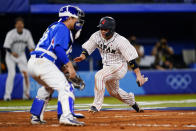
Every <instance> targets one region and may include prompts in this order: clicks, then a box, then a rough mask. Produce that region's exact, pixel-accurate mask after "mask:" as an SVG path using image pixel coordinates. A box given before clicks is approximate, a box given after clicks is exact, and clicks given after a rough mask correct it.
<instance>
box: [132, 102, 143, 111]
mask: <svg viewBox="0 0 196 131" xmlns="http://www.w3.org/2000/svg"><path fill="white" fill-rule="evenodd" d="M132 108H133V109H134V110H135V111H136V112H144V110H143V109H141V108H140V107H139V105H138V104H137V102H135V104H134V105H132Z"/></svg>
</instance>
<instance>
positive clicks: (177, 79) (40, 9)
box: [0, 0, 196, 99]
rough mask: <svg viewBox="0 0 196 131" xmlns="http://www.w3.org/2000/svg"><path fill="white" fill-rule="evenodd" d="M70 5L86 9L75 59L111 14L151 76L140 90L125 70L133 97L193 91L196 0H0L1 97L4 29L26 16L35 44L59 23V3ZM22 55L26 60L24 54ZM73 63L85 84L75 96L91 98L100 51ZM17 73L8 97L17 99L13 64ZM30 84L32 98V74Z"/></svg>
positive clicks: (18, 88) (124, 83)
mask: <svg viewBox="0 0 196 131" xmlns="http://www.w3.org/2000/svg"><path fill="white" fill-rule="evenodd" d="M68 4H71V5H75V6H78V7H80V8H81V9H82V10H83V11H84V12H85V25H84V27H83V30H82V33H81V36H80V38H79V39H78V40H76V41H75V43H74V46H73V53H72V57H73V58H74V57H76V56H78V55H80V53H81V45H82V44H83V43H84V42H85V41H86V40H88V38H89V37H90V35H91V34H92V33H94V32H95V31H97V30H98V28H97V27H96V26H97V25H98V23H99V20H100V18H101V17H103V16H112V17H113V18H114V19H115V20H116V23H117V28H116V32H118V33H119V34H120V35H122V36H124V37H126V38H127V39H128V40H129V41H130V42H131V44H133V45H134V46H135V48H136V50H137V51H138V54H139V56H140V57H139V58H138V60H137V62H138V64H139V66H140V68H141V69H142V73H143V74H145V75H146V76H148V77H149V82H147V83H146V85H144V88H139V89H138V87H137V84H136V83H135V79H131V76H133V78H134V75H133V74H132V73H131V72H129V73H128V75H126V76H125V78H124V79H123V80H122V81H121V86H122V88H123V89H124V87H125V90H129V91H133V92H134V93H135V94H136V95H145V94H181V93H196V82H195V81H194V79H195V78H196V0H1V1H0V5H1V6H0V20H1V24H0V29H1V31H0V63H1V68H0V73H1V74H0V99H2V98H3V95H4V91H5V81H6V77H7V68H6V64H5V52H6V51H5V49H4V48H3V44H4V40H5V36H6V34H7V32H8V31H9V30H11V29H13V28H14V25H15V21H14V20H15V18H17V17H22V18H23V19H24V23H25V28H27V29H29V30H30V31H31V33H32V36H33V40H34V42H35V44H37V43H38V41H39V39H40V38H41V36H42V34H43V32H44V31H45V30H46V28H47V27H48V26H49V25H50V24H51V23H53V22H55V21H58V11H59V9H60V7H62V6H64V5H68ZM166 48H167V49H168V48H169V49H171V50H172V52H170V53H169V52H168V51H167V50H166ZM160 52H161V54H160ZM26 55H27V58H28V59H29V57H30V55H29V53H28V52H27V53H26ZM160 55H161V56H160ZM76 66H77V69H78V73H79V74H80V75H81V77H82V78H83V79H84V80H85V81H86V83H87V84H86V85H87V88H86V89H85V91H83V92H82V93H78V94H77V93H76V96H79V97H83V96H93V87H94V80H91V79H92V78H94V74H95V73H96V71H97V70H99V69H101V67H102V65H101V58H100V55H99V53H98V51H97V50H96V51H95V52H94V53H93V54H92V55H91V56H90V57H89V59H88V60H86V61H84V62H81V63H79V64H78V65H76ZM16 71H17V73H18V74H17V75H16V77H15V82H14V83H15V84H14V89H13V93H12V98H21V93H19V92H20V91H21V90H22V87H21V86H22V84H21V82H22V77H21V75H20V73H19V70H18V68H17V67H16ZM130 75H131V76H130ZM128 79H131V81H129V82H130V83H127V80H128ZM87 81H88V82H87ZM30 82H31V90H30V95H31V97H32V98H33V97H35V92H36V90H37V88H38V87H39V85H38V84H36V83H35V81H34V80H33V79H32V78H31V79H30ZM106 95H108V93H107V92H106Z"/></svg>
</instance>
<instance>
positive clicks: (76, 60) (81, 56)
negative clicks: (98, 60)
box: [74, 54, 86, 62]
mask: <svg viewBox="0 0 196 131" xmlns="http://www.w3.org/2000/svg"><path fill="white" fill-rule="evenodd" d="M85 58H86V57H85V55H84V54H81V55H80V56H79V57H76V58H75V59H74V62H80V61H83V60H84V59H85Z"/></svg>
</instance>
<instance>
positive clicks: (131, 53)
mask: <svg viewBox="0 0 196 131" xmlns="http://www.w3.org/2000/svg"><path fill="white" fill-rule="evenodd" d="M123 40H124V41H123V43H121V44H119V50H120V52H121V53H122V55H123V56H124V58H125V59H126V60H127V61H128V63H129V64H130V67H131V68H132V69H133V71H134V73H135V74H136V77H137V80H136V81H137V83H138V85H139V86H142V85H143V84H144V83H145V82H146V81H147V78H144V76H143V75H141V72H140V69H139V66H138V64H137V63H136V61H135V59H136V58H137V57H138V54H137V51H136V49H135V48H134V47H133V46H132V45H131V44H130V43H129V41H128V40H125V39H123Z"/></svg>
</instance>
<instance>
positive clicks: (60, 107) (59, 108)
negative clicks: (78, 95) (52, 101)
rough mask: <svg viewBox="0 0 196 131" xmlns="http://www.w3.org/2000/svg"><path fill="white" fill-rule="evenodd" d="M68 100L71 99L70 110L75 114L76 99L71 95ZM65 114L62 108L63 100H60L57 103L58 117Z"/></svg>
mask: <svg viewBox="0 0 196 131" xmlns="http://www.w3.org/2000/svg"><path fill="white" fill-rule="evenodd" d="M68 101H69V109H70V112H71V113H72V114H74V100H73V98H72V97H69V98H68ZM62 114H63V110H62V105H61V102H60V101H58V104H57V115H58V119H60V117H61V115H62Z"/></svg>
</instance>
